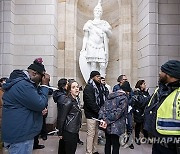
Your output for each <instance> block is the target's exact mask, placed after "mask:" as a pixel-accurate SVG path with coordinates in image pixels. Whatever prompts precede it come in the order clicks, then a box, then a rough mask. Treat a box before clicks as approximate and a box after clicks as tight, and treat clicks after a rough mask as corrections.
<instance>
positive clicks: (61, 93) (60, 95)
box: [53, 90, 67, 128]
mask: <svg viewBox="0 0 180 154" xmlns="http://www.w3.org/2000/svg"><path fill="white" fill-rule="evenodd" d="M66 98H67V95H66V91H65V90H56V91H54V92H53V100H54V102H55V103H57V110H58V115H57V128H58V126H59V120H60V117H61V113H60V112H59V111H60V110H61V109H62V106H63V103H64V102H65V99H66Z"/></svg>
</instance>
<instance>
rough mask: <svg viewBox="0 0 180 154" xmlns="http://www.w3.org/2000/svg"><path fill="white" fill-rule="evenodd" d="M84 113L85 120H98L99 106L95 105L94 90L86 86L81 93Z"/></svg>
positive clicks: (88, 85)
mask: <svg viewBox="0 0 180 154" xmlns="http://www.w3.org/2000/svg"><path fill="white" fill-rule="evenodd" d="M83 101H84V113H85V116H86V118H87V119H91V118H92V117H94V118H98V116H99V114H98V113H99V110H100V106H99V105H98V104H97V103H96V97H95V89H94V87H93V86H92V85H90V84H87V85H86V87H85V88H84V91H83Z"/></svg>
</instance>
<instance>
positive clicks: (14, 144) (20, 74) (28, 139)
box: [2, 58, 50, 154]
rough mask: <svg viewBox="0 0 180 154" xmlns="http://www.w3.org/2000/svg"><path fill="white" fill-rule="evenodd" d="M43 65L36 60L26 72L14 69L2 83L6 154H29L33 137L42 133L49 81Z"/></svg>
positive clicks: (3, 129) (40, 60)
mask: <svg viewBox="0 0 180 154" xmlns="http://www.w3.org/2000/svg"><path fill="white" fill-rule="evenodd" d="M42 62H43V61H42V59H41V58H38V59H36V60H35V61H34V62H33V64H31V65H30V66H29V67H28V70H27V71H22V70H14V71H13V72H12V73H11V74H10V77H9V79H8V80H7V82H6V83H5V84H3V89H4V95H3V98H2V99H3V113H2V114H3V120H2V139H3V141H4V146H5V147H6V148H7V149H8V152H9V154H32V150H33V141H34V137H35V136H36V135H38V134H39V133H40V131H41V128H42V122H43V117H42V111H43V109H44V108H45V107H46V106H47V103H48V92H49V89H48V88H47V87H46V86H47V85H48V84H49V81H50V76H49V75H48V74H46V73H45V68H44V65H43V64H42ZM39 84H41V85H42V86H38V85H39ZM43 85H45V86H43Z"/></svg>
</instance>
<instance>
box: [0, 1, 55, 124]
mask: <svg viewBox="0 0 180 154" xmlns="http://www.w3.org/2000/svg"><path fill="white" fill-rule="evenodd" d="M0 5H1V10H2V11H1V12H0V14H1V20H0V21H1V23H0V25H1V31H0V32H1V38H2V39H1V41H0V42H1V43H0V47H1V48H0V49H1V54H0V55H1V60H0V62H1V67H0V68H1V69H0V72H1V74H0V75H1V76H6V77H8V76H9V74H10V72H11V71H12V70H13V69H27V67H28V66H29V65H30V64H31V63H32V62H33V61H34V59H35V58H37V57H42V58H43V61H44V65H45V68H46V71H47V72H48V73H49V74H50V75H51V82H50V84H51V85H52V86H56V85H57V65H58V64H57V48H58V32H57V31H58V29H57V1H56V0H1V2H0ZM48 109H49V116H48V118H47V122H48V123H54V121H55V119H56V111H57V110H56V104H55V103H54V102H53V101H52V98H50V101H49V105H48Z"/></svg>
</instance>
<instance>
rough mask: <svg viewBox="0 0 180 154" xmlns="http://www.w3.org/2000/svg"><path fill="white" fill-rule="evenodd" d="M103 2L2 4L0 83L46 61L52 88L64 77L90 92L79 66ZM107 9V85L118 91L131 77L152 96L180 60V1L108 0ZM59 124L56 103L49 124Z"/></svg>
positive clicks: (13, 0) (3, 0) (19, 0)
mask: <svg viewBox="0 0 180 154" xmlns="http://www.w3.org/2000/svg"><path fill="white" fill-rule="evenodd" d="M97 2H98V0H0V77H1V76H9V73H10V72H11V71H12V70H13V69H26V68H27V67H28V65H29V64H30V63H31V62H32V61H33V60H34V59H35V58H36V57H42V58H43V60H44V64H45V66H46V69H47V72H48V73H49V74H50V75H51V85H52V86H56V85H57V80H58V79H59V78H61V77H66V78H75V79H76V80H77V81H78V82H79V83H80V85H83V86H84V85H85V82H84V80H83V78H82V75H81V72H80V69H79V64H78V59H79V53H80V50H81V46H82V39H83V30H82V29H83V25H84V24H85V22H86V21H87V20H89V19H93V9H94V7H95V6H96V4H97ZM102 7H103V17H102V19H104V20H106V21H108V22H109V23H110V25H111V26H112V36H111V38H110V42H109V51H110V53H109V64H108V67H107V76H106V80H107V83H108V84H109V85H111V86H113V85H114V84H116V80H117V77H118V76H119V75H120V74H126V75H127V77H128V79H129V81H130V83H131V84H132V86H134V85H135V83H136V82H137V80H139V79H145V80H146V82H147V85H148V87H149V88H150V92H152V91H153V89H154V87H156V85H157V81H158V72H159V67H160V66H161V64H162V63H164V62H165V61H167V60H169V59H177V60H180V0H111V1H109V0H103V3H102ZM50 99H52V98H50ZM55 118H56V104H55V103H54V102H53V101H52V100H51V101H50V103H49V115H48V119H47V122H48V123H49V124H52V123H54V122H55Z"/></svg>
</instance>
